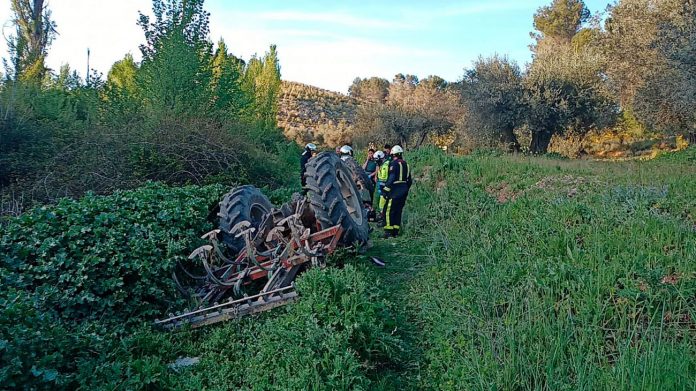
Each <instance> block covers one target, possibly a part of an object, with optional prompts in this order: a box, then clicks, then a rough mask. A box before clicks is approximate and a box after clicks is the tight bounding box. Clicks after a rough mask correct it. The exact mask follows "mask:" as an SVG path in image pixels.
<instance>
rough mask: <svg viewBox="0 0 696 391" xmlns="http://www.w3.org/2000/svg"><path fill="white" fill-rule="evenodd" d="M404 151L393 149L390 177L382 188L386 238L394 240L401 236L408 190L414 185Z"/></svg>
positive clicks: (398, 147) (397, 147)
mask: <svg viewBox="0 0 696 391" xmlns="http://www.w3.org/2000/svg"><path fill="white" fill-rule="evenodd" d="M403 154H404V150H403V149H402V148H401V147H400V146H398V145H395V146H394V147H393V148H391V155H392V160H391V162H390V163H389V176H388V177H387V182H386V183H385V184H384V187H383V188H382V194H383V196H384V198H385V200H386V205H385V209H384V211H383V214H384V218H385V225H384V237H385V238H394V237H397V236H399V230H400V229H401V215H402V213H403V211H404V206H405V205H406V198H407V197H408V190H409V189H410V188H411V185H412V184H413V180H412V179H411V170H410V169H409V167H408V164H407V163H406V161H405V160H404V158H403Z"/></svg>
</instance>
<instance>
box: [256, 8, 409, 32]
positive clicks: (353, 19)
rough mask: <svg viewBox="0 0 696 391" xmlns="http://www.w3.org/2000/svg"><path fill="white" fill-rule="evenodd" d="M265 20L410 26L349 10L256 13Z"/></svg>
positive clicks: (396, 26) (368, 26)
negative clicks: (360, 14)
mask: <svg viewBox="0 0 696 391" xmlns="http://www.w3.org/2000/svg"><path fill="white" fill-rule="evenodd" d="M254 16H255V17H256V18H258V19H260V20H265V21H275V22H302V23H325V24H332V25H340V26H344V27H354V28H371V29H393V28H399V29H401V28H408V27H409V25H408V24H406V23H402V22H399V21H395V20H387V19H378V18H364V17H361V16H359V15H356V14H352V13H348V12H303V11H273V12H263V13H259V14H256V15H254Z"/></svg>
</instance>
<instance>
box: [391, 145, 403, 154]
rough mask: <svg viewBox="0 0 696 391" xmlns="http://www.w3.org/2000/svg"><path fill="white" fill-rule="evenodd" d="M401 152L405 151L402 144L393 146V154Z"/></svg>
mask: <svg viewBox="0 0 696 391" xmlns="http://www.w3.org/2000/svg"><path fill="white" fill-rule="evenodd" d="M399 153H404V149H403V148H401V146H399V145H395V146H393V147H392V149H391V154H392V155H396V154H399Z"/></svg>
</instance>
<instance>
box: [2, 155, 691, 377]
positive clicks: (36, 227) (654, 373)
mask: <svg viewBox="0 0 696 391" xmlns="http://www.w3.org/2000/svg"><path fill="white" fill-rule="evenodd" d="M693 156H694V149H691V150H687V151H684V152H682V153H679V154H674V155H668V156H663V157H660V158H659V159H656V160H654V161H647V162H621V163H604V162H602V163H600V162H591V161H578V160H560V159H556V158H539V157H524V156H506V155H501V154H500V153H491V152H479V153H477V154H474V155H471V156H467V157H454V156H447V155H445V154H443V153H441V152H439V151H437V150H428V149H425V150H421V151H419V152H417V153H415V154H408V155H407V157H406V158H407V160H408V161H409V164H410V165H411V166H412V167H413V169H414V173H415V177H416V182H415V185H414V187H413V189H412V192H411V194H410V195H409V200H408V203H407V205H406V213H405V223H404V235H403V236H401V237H400V238H398V239H391V240H383V239H379V238H378V237H379V234H380V230H375V232H374V233H373V241H374V246H373V247H372V248H371V249H370V250H369V251H368V254H367V255H377V256H380V257H381V258H383V259H385V260H386V261H387V263H388V266H387V267H386V268H376V267H373V266H372V265H371V264H370V263H369V262H368V261H367V257H366V256H363V255H359V256H355V255H352V254H350V253H348V252H346V251H340V252H339V253H338V254H336V255H335V256H333V257H332V259H331V262H330V263H331V264H334V265H343V266H342V267H331V268H327V269H323V270H319V269H315V270H311V271H310V272H308V273H305V274H304V275H302V276H300V278H299V279H298V281H297V284H298V290H299V292H300V300H299V301H297V302H295V303H293V304H292V305H289V306H286V307H282V308H279V309H277V310H274V311H271V312H268V313H264V314H261V315H260V316H252V317H248V318H245V319H242V320H239V321H230V322H227V323H225V324H221V325H216V326H211V327H207V328H203V329H201V330H195V331H194V330H183V331H179V332H174V333H171V332H164V331H160V330H155V329H153V328H152V327H151V320H152V319H153V318H154V317H157V316H159V315H158V314H154V313H153V309H155V308H156V307H152V306H153V305H154V302H153V300H152V298H147V296H143V294H141V293H142V292H140V291H141V290H142V289H140V290H137V289H130V288H129V289H128V290H123V291H124V292H126V293H128V295H126V296H123V294H122V293H121V291H120V290H119V291H116V293H118V295H114V294H112V293H113V292H112V290H106V291H104V289H102V286H104V284H112V283H118V282H119V280H118V279H113V278H112V279H108V278H104V277H103V276H102V275H103V274H105V273H106V274H109V273H111V274H114V273H116V274H115V275H117V274H118V273H117V272H119V273H120V271H122V270H121V269H123V268H124V267H125V266H128V267H131V268H134V269H136V270H141V272H140V276H141V278H140V279H135V280H134V281H136V282H137V281H141V280H142V283H143V284H144V283H145V282H146V281H145V280H143V278H145V277H146V279H147V282H148V284H144V285H143V284H141V285H143V286H145V288H147V287H148V286H154V285H152V284H155V285H157V284H160V285H162V286H164V287H165V288H166V287H167V286H169V285H171V281H169V275H170V271H171V270H169V269H167V268H170V266H171V265H169V264H170V263H171V262H172V260H175V259H177V257H181V256H184V255H185V254H186V253H187V252H186V251H183V248H188V247H190V246H191V245H193V243H189V242H188V241H186V240H187V239H188V238H190V239H191V240H194V239H196V238H197V234H192V233H191V232H189V231H191V230H192V229H193V230H194V231H195V230H203V231H204V229H203V227H204V226H206V224H207V223H206V222H205V219H204V216H205V214H206V213H207V208H206V207H205V205H202V204H201V202H203V203H205V201H202V200H201V199H203V198H205V197H213V196H214V194H213V193H214V192H210V191H209V190H206V188H197V187H191V188H188V190H187V189H183V190H179V189H168V188H162V187H158V186H154V187H152V186H151V187H146V188H143V189H140V190H138V191H135V192H133V194H131V195H128V197H131V196H133V197H135V198H134V199H136V200H137V202H131V201H129V200H130V198H128V197H125V198H124V197H123V194H121V195H118V194H117V195H114V196H111V198H109V197H100V196H93V195H90V196H88V197H85V198H83V199H82V200H80V201H79V202H73V201H69V200H65V201H63V202H61V203H59V204H58V205H57V206H53V207H46V208H39V209H36V210H35V211H33V212H32V213H29V214H27V215H25V216H24V217H23V218H20V219H16V220H11V221H9V222H8V225H7V226H6V229H5V231H4V232H3V233H2V235H1V238H0V239H2V240H0V244H2V245H3V246H5V247H3V248H4V249H6V250H8V251H5V254H2V255H1V256H0V261H1V262H0V278H2V281H3V284H4V285H6V286H7V287H8V289H6V290H5V291H3V292H0V308H2V309H3V310H2V311H0V326H2V327H1V328H0V358H2V363H3V364H6V365H3V366H0V380H2V382H0V383H3V386H7V387H10V388H13V387H14V388H54V389H129V390H130V389H212V390H217V389H241V390H269V389H277V390H306V389H312V390H324V389H327V390H354V389H358V390H411V389H423V390H564V389H572V390H577V389H585V390H596V389H600V390H602V389H611V390H634V389H641V390H643V389H645V390H672V389H674V390H683V389H692V390H696V377H695V376H693V374H694V373H696V343H695V341H696V218H695V216H696V166H695V165H694V164H693ZM216 191H219V189H218V190H216ZM153 192H154V193H153ZM151 193H152V194H151ZM188 193H190V194H189V195H187V194H188ZM124 194H125V193H124ZM128 194H130V193H128ZM167 194H170V195H169V196H167ZM271 195H272V196H273V198H274V200H276V199H282V198H284V197H287V195H288V194H287V192H286V191H284V190H276V191H273V192H272V194H271ZM162 196H164V198H165V199H166V202H164V203H163V201H162V199H161V197H162ZM175 196H176V197H175ZM202 196H205V197H202ZM177 197H178V198H177ZM112 198H113V199H112ZM116 204H118V205H121V204H123V205H121V206H118V207H114V208H113V209H114V210H113V214H114V215H115V216H121V217H119V218H116V219H112V223H114V224H115V225H113V224H112V226H111V228H109V229H105V228H104V227H103V224H102V223H103V221H102V220H103V219H101V218H98V217H99V216H102V215H104V213H100V211H102V209H103V208H108V209H109V211H111V207H112V206H114V205H116ZM182 205H188V206H187V207H185V208H183V209H182ZM163 207H165V209H166V210H168V211H171V210H177V208H178V209H181V210H180V212H179V213H174V214H172V213H166V216H164V217H162V213H160V212H162V209H161V208H163ZM184 212H185V214H184ZM124 214H125V215H124ZM136 214H139V215H136ZM55 216H59V217H60V219H59V220H58V222H60V223H61V224H63V225H66V227H63V226H62V225H57V222H56V218H55ZM124 216H125V217H124ZM138 216H140V217H138ZM143 216H145V217H147V227H148V230H149V231H148V232H151V233H157V232H160V231H162V232H170V234H169V235H174V236H176V237H178V238H179V239H181V243H178V244H177V243H174V242H173V241H170V243H164V242H163V241H162V240H159V239H158V238H159V236H153V235H152V234H149V235H147V236H146V237H145V238H144V239H142V240H141V241H133V239H132V236H133V235H135V234H137V235H136V237H139V236H138V235H139V232H140V231H137V230H136V231H133V229H132V227H133V226H134V222H132V221H130V220H128V219H139V221H140V223H139V224H141V225H143V224H144V223H143V221H144V220H143V218H145V217H143ZM148 216H149V217H148ZM172 216H175V217H176V218H175V219H171V218H170V217H172ZM196 216H198V217H196ZM93 220H94V221H93ZM76 222H77V223H76ZM78 223H79V224H78ZM100 224H101V225H100ZM192 224H193V225H192ZM196 224H198V225H200V227H198V225H196ZM78 226H80V227H82V228H84V229H90V230H91V231H90V232H96V231H95V230H97V228H98V233H99V235H96V234H95V235H94V236H93V237H92V236H88V237H86V238H88V239H89V240H82V241H80V240H79V238H78V240H72V239H70V237H69V235H71V234H72V233H71V232H72V231H74V230H75V229H74V227H78ZM70 227H73V229H71V228H70ZM195 227H198V228H195ZM184 230H185V231H184ZM131 231H133V232H131ZM181 232H189V234H186V235H184V234H182V233H181ZM66 235H67V236H66ZM129 238H130V239H129ZM58 239H60V240H58ZM83 239H84V238H83ZM131 242H132V243H131ZM33 243H38V244H36V245H35V244H33ZM41 243H48V244H50V246H48V244H46V246H48V247H46V246H43V245H40V244H41ZM123 243H130V244H129V245H126V246H125V247H124V246H123ZM174 244H176V246H174ZM44 247H46V248H48V249H49V250H50V254H49V255H51V254H52V255H51V256H47V255H45V254H44V252H45V251H44ZM160 247H162V248H160ZM124 248H125V250H124ZM10 250H11V251H10ZM134 250H137V251H134ZM164 250H167V251H165V252H163V251H164ZM42 251H43V252H42ZM64 253H67V254H69V255H70V256H69V257H68V258H66V259H69V260H70V262H66V261H64V259H63V258H65V257H64V256H63V254H64ZM165 255H166V256H165ZM116 259H123V260H124V261H118V262H116V261H114V260H116ZM160 259H163V260H164V261H166V262H160V261H159V260H160ZM105 262H106V263H105ZM167 262H169V263H167ZM18 265H19V266H21V268H20V267H19V266H18ZM104 265H107V266H108V267H111V268H115V269H114V270H115V271H113V273H112V271H111V269H108V268H106V266H104ZM168 265H169V266H168ZM160 269H161V270H160ZM164 269H167V270H164ZM20 270H21V272H20ZM158 270H160V271H159V272H158ZM162 270H164V271H162ZM126 271H127V270H126ZM97 272H99V273H97ZM83 275H88V276H92V278H91V279H87V280H85V281H86V282H83V283H82V285H76V286H75V287H82V288H80V290H78V293H79V292H82V293H85V292H87V293H90V296H89V297H90V303H93V304H90V305H88V306H77V307H76V309H80V310H81V311H82V310H84V309H89V310H90V311H88V312H85V313H88V314H89V316H84V317H83V318H76V317H75V316H73V314H74V313H76V312H75V311H73V309H72V307H70V308H68V309H66V308H64V306H60V305H58V304H56V303H57V302H55V303H54V301H53V299H54V298H55V297H61V296H60V295H59V294H60V293H61V292H63V293H65V292H69V291H70V289H71V286H72V285H70V284H69V283H68V282H69V281H70V279H74V278H77V277H80V276H83ZM158 276H159V277H158ZM55 281H58V282H57V283H56V282H55ZM128 281H131V280H128ZM61 284H62V285H61ZM139 286H140V285H138V286H136V287H139ZM87 288H89V289H91V290H86V289H87ZM75 289H77V288H75ZM164 291H166V289H165V290H164ZM46 292H49V293H51V292H53V294H52V295H48V296H47V295H46ZM85 294H86V293H85ZM124 294H125V293H124ZM158 295H159V296H158V297H159V298H160V299H163V300H166V298H162V297H161V296H162V295H163V294H161V293H158ZM73 296H74V295H73ZM141 296H142V297H145V298H144V299H142V298H141ZM165 296H166V295H165ZM74 297H78V298H79V296H74ZM124 297H125V298H124ZM111 303H115V304H111ZM122 303H126V304H128V305H121V304H122ZM116 304H118V305H116ZM83 307H84V308H83ZM102 307H108V309H107V310H103V309H102ZM140 307H144V308H145V309H146V310H142V309H137V308H140ZM157 308H159V307H157ZM131 309H133V310H131ZM136 309H137V310H136ZM69 310H70V311H73V312H70V311H69ZM83 312H84V311H83ZM83 312H80V313H83ZM154 312H158V311H154ZM121 319H122V322H121V321H120V320H121ZM181 357H198V358H199V359H200V362H199V363H198V364H196V365H194V366H192V367H189V368H186V369H183V370H181V371H179V372H176V371H173V370H171V369H170V368H169V367H168V364H170V363H172V362H174V361H175V360H176V359H178V358H181ZM0 388H2V386H0Z"/></svg>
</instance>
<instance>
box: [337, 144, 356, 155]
mask: <svg viewBox="0 0 696 391" xmlns="http://www.w3.org/2000/svg"><path fill="white" fill-rule="evenodd" d="M340 152H341V155H350V156H353V148H351V147H350V145H344V146H342V147H341V149H340Z"/></svg>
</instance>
